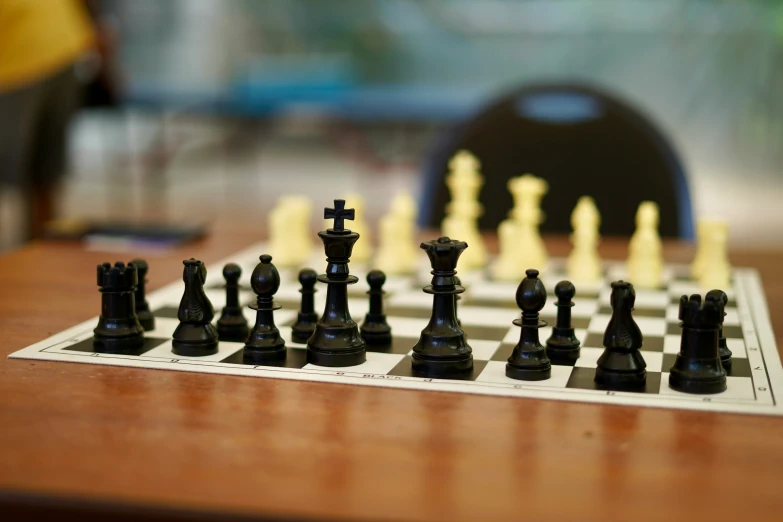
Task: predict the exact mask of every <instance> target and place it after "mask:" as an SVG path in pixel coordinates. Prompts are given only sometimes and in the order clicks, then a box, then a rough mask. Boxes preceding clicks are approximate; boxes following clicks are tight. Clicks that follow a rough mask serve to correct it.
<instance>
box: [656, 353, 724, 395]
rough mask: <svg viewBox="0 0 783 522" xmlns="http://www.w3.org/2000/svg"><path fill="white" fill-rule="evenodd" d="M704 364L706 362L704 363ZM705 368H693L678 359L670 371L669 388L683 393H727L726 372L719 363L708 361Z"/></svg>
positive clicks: (686, 362)
mask: <svg viewBox="0 0 783 522" xmlns="http://www.w3.org/2000/svg"><path fill="white" fill-rule="evenodd" d="M702 362H704V361H702ZM706 362H707V364H706V365H705V366H704V367H700V368H693V367H692V366H689V365H688V361H686V360H684V359H681V358H680V357H679V356H678V357H677V361H676V362H675V363H674V366H673V367H672V369H671V370H669V387H670V388H671V389H673V390H676V391H679V392H683V393H694V394H699V395H702V394H712V393H720V392H723V391H726V372H725V371H724V370H723V366H722V365H721V364H720V363H719V362H718V361H717V360H714V361H706Z"/></svg>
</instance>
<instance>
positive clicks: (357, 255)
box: [345, 193, 372, 264]
mask: <svg viewBox="0 0 783 522" xmlns="http://www.w3.org/2000/svg"><path fill="white" fill-rule="evenodd" d="M345 208H352V209H354V218H353V221H349V222H348V223H346V225H345V226H346V228H350V229H351V230H352V231H353V232H356V233H358V234H359V240H358V241H357V242H356V243H354V245H353V251H352V253H351V261H352V262H355V263H357V264H358V263H366V262H367V261H369V260H370V258H371V257H372V244H371V239H370V237H371V236H370V227H369V225H368V224H367V221H366V219H365V216H364V198H363V197H362V196H361V195H359V194H356V193H351V194H348V195H347V196H345Z"/></svg>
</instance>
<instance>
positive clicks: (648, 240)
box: [627, 201, 663, 289]
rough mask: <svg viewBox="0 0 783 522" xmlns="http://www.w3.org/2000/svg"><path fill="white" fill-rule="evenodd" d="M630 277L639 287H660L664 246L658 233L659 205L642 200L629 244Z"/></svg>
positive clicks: (628, 263)
mask: <svg viewBox="0 0 783 522" xmlns="http://www.w3.org/2000/svg"><path fill="white" fill-rule="evenodd" d="M627 267H628V278H629V279H630V282H631V283H632V284H633V285H634V286H635V287H637V288H647V289H653V288H659V287H660V286H661V282H662V272H663V246H662V244H661V238H660V236H659V235H658V205H657V204H656V203H654V202H652V201H642V202H641V203H640V204H639V208H638V210H637V211H636V231H635V232H634V233H633V236H631V241H630V243H629V245H628V262H627Z"/></svg>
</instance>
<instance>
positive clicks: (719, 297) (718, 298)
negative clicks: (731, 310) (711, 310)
mask: <svg viewBox="0 0 783 522" xmlns="http://www.w3.org/2000/svg"><path fill="white" fill-rule="evenodd" d="M710 296H712V297H710ZM705 297H706V298H710V299H712V300H714V301H715V302H717V303H718V305H719V307H720V309H719V312H720V324H719V325H718V353H719V354H720V363H721V364H722V365H723V369H724V370H726V372H727V373H728V374H729V375H731V355H732V354H731V350H729V347H728V345H727V344H726V336H725V335H723V320H724V319H725V318H726V305H728V304H729V297H728V296H727V295H726V292H724V291H723V290H710V291H709V292H707V295H706V296H705Z"/></svg>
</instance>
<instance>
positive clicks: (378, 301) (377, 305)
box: [359, 270, 392, 346]
mask: <svg viewBox="0 0 783 522" xmlns="http://www.w3.org/2000/svg"><path fill="white" fill-rule="evenodd" d="M385 282H386V274H384V273H383V272H381V271H380V270H371V271H370V273H369V274H367V284H368V285H370V290H369V291H368V292H367V295H369V296H370V311H369V312H367V314H366V315H365V316H364V322H363V323H362V326H361V328H360V329H359V331H360V332H361V334H362V337H363V338H364V340H365V341H366V342H367V344H372V345H375V346H384V345H389V344H391V341H392V336H391V326H389V323H387V322H386V315H385V314H384V313H383V294H385V293H386V292H384V291H383V284H384V283H385Z"/></svg>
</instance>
